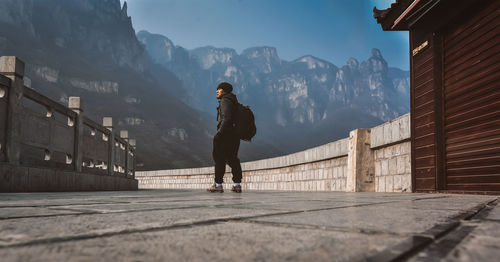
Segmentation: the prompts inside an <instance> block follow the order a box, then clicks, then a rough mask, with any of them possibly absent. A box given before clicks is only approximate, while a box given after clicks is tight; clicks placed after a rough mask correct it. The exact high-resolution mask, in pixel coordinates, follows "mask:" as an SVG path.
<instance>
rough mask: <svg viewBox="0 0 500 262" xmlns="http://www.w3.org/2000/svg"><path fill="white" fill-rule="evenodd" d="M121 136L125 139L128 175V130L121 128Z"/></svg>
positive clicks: (126, 171) (125, 164)
mask: <svg viewBox="0 0 500 262" xmlns="http://www.w3.org/2000/svg"><path fill="white" fill-rule="evenodd" d="M120 137H121V138H123V139H124V140H125V142H126V143H125V163H124V166H125V175H127V176H128V154H129V151H130V149H129V144H128V131H127V130H121V131H120Z"/></svg>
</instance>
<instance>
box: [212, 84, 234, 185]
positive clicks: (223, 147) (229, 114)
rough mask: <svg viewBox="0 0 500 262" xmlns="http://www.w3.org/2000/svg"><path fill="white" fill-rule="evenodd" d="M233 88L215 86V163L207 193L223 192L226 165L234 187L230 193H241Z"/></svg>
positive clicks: (220, 85) (224, 85)
mask: <svg viewBox="0 0 500 262" xmlns="http://www.w3.org/2000/svg"><path fill="white" fill-rule="evenodd" d="M232 91H233V86H232V85H231V84H229V83H226V82H222V83H220V84H219V85H218V86H217V99H219V106H218V107H217V121H218V122H217V134H215V136H214V148H213V153H212V155H213V158H214V161H215V184H214V185H212V186H211V187H210V188H209V189H207V191H209V192H220V193H222V192H224V189H223V188H222V183H223V182H224V179H223V178H224V173H225V172H226V163H227V164H228V165H229V166H230V167H231V172H232V174H233V182H234V185H233V187H232V189H231V191H232V192H236V193H241V177H242V172H241V164H240V160H239V159H238V149H239V148H240V138H239V137H238V135H237V134H236V130H235V123H234V122H235V120H236V119H235V118H236V110H237V108H238V107H237V106H238V99H237V98H236V95H235V94H233V93H232Z"/></svg>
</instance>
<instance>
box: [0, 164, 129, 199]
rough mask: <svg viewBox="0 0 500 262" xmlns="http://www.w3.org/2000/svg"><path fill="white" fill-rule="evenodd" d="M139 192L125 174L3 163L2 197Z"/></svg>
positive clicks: (0, 173) (0, 190) (0, 168)
mask: <svg viewBox="0 0 500 262" xmlns="http://www.w3.org/2000/svg"><path fill="white" fill-rule="evenodd" d="M137 188H138V181H137V180H136V179H134V178H131V177H130V176H125V175H124V174H116V175H114V176H108V175H98V174H92V173H81V172H74V171H63V170H55V169H51V168H37V167H23V166H16V165H10V164H5V163H0V192H2V193H5V192H16V193H18V192H74V191H113V190H137Z"/></svg>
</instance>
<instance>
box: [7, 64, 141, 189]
mask: <svg viewBox="0 0 500 262" xmlns="http://www.w3.org/2000/svg"><path fill="white" fill-rule="evenodd" d="M23 79H24V63H23V62H22V61H20V60H18V59H17V58H16V57H1V58H0V126H1V127H2V128H0V165H1V169H0V171H1V174H2V176H1V177H0V178H1V179H3V181H1V182H0V191H4V192H5V191H59V190H60V191H74V190H116V189H133V188H134V183H135V184H136V183H137V181H135V140H132V139H130V140H129V139H128V132H127V131H125V130H124V131H121V132H120V136H117V135H115V134H114V132H113V131H112V128H113V125H112V118H110V117H105V118H104V119H103V125H100V124H98V123H96V122H94V121H92V120H90V119H89V118H87V117H85V116H84V115H83V103H82V100H81V99H80V98H79V97H70V98H69V105H68V107H66V106H63V105H61V104H59V103H57V102H55V101H53V100H51V99H49V98H47V97H46V96H44V95H42V94H40V93H38V92H36V91H34V90H33V89H31V88H28V87H26V86H25V84H24V80H23ZM23 170H25V171H23ZM23 172H26V173H27V178H26V179H27V181H28V182H26V181H24V182H23V179H24V178H23V177H22V176H23V175H22V174H23ZM64 172H66V173H64ZM14 173H21V174H17V175H16V174H14ZM41 173H48V174H47V175H44V174H42V175H40V174H41ZM49 174H51V175H49ZM70 174H72V175H70ZM74 174H81V175H85V176H84V177H85V178H90V180H88V179H87V180H86V181H83V182H82V183H80V182H78V180H75V181H73V182H71V181H69V182H67V178H68V177H74ZM90 174H92V175H97V176H107V177H112V178H118V177H119V178H123V179H125V180H124V181H127V180H130V181H127V182H116V181H118V180H120V179H118V180H116V179H107V178H102V177H97V176H90ZM41 176H46V177H41ZM49 177H50V178H49ZM37 179H38V180H39V181H38V182H37V183H34V182H33V181H35V180H37ZM73 179H74V178H73ZM78 179H79V178H78ZM51 180H52V181H51ZM59 180H61V181H62V180H64V181H66V182H67V183H68V184H64V183H63V184H64V185H63V184H61V185H59V186H58V187H56V186H54V185H55V184H57V182H58V181H59ZM83 180H85V179H83ZM115 180H116V181H115ZM59 182H60V181H59ZM66 182H65V183H66ZM120 183H122V185H121V184H120ZM83 184H85V185H83Z"/></svg>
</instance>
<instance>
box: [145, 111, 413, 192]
mask: <svg viewBox="0 0 500 262" xmlns="http://www.w3.org/2000/svg"><path fill="white" fill-rule="evenodd" d="M409 121H410V116H409V114H407V115H404V116H401V117H399V118H397V119H394V120H393V121H390V122H387V123H384V124H382V125H380V126H377V127H374V128H372V129H358V130H354V131H352V132H351V134H350V136H349V138H345V139H342V140H338V141H335V142H332V143H329V144H326V145H322V146H319V147H315V148H311V149H308V150H305V151H301V152H297V153H294V154H290V155H286V156H281V157H276V158H270V159H263V160H258V161H252V162H245V163H242V164H241V166H242V169H243V180H242V187H243V189H244V190H287V191H343V192H345V191H348V192H357V191H371V192H373V191H376V192H410V191H411V174H410V173H411V168H410V155H409V154H410V153H409V152H410V142H409V138H410V134H409V130H410V126H409V123H410V122H409ZM395 129H396V130H395ZM136 178H137V179H138V180H139V188H142V189H161V188H163V189H181V188H183V189H205V188H208V187H209V186H210V185H211V184H213V180H214V167H213V166H212V167H202V168H189V169H171V170H156V171H144V172H137V173H136ZM231 178H232V175H231V169H230V168H229V167H227V169H226V174H225V176H224V188H225V189H229V188H230V187H231V185H232V180H231Z"/></svg>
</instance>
